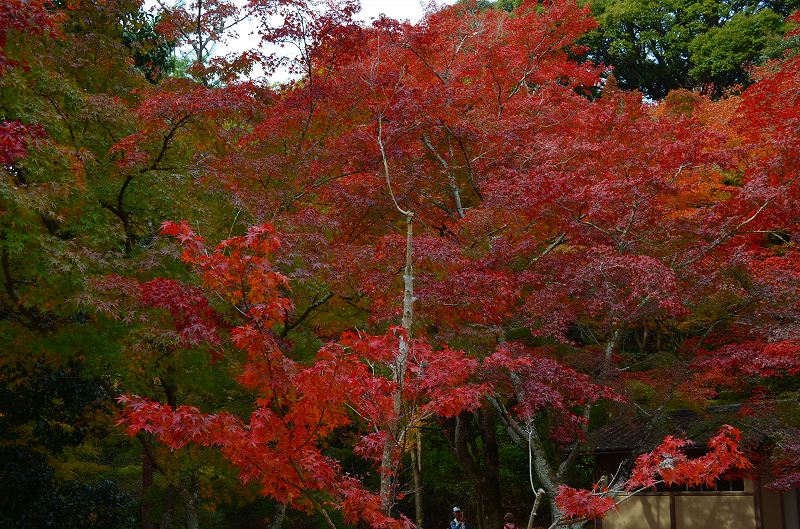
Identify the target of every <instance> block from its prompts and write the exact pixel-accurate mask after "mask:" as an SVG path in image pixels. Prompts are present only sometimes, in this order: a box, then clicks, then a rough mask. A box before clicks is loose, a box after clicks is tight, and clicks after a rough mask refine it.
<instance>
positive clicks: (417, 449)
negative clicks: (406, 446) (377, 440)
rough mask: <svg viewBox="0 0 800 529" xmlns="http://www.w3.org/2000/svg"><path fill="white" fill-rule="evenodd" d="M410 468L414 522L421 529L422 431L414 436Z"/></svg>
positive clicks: (423, 516) (422, 524)
mask: <svg viewBox="0 0 800 529" xmlns="http://www.w3.org/2000/svg"><path fill="white" fill-rule="evenodd" d="M411 468H412V470H413V475H414V521H415V523H416V524H417V529H422V528H423V526H424V521H425V512H424V508H423V503H422V498H423V496H422V431H421V430H418V431H417V435H416V446H414V447H413V448H412V449H411Z"/></svg>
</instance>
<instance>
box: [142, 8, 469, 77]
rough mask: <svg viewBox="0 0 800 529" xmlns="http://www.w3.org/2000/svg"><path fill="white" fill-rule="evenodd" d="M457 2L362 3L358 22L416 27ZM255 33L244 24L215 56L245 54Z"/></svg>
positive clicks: (281, 74)
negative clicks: (429, 12)
mask: <svg viewBox="0 0 800 529" xmlns="http://www.w3.org/2000/svg"><path fill="white" fill-rule="evenodd" d="M455 1H456V0H361V12H359V13H358V15H356V20H358V21H360V22H363V23H365V24H370V23H371V21H372V20H374V19H376V18H378V16H380V15H381V14H384V15H386V16H388V17H390V18H394V19H398V20H408V21H409V22H412V23H416V22H419V20H420V19H421V18H422V16H423V15H424V13H425V9H426V8H428V7H430V6H433V5H440V6H441V5H445V4H454V3H455ZM163 3H164V4H168V5H174V3H175V2H174V0H165V1H164V2H163ZM237 3H238V4H240V5H241V4H244V3H245V0H238V1H237ZM144 5H145V8H146V9H157V8H158V2H157V1H156V0H145V1H144ZM254 29H255V25H254V24H248V21H246V20H245V21H244V22H242V23H241V24H239V25H238V26H237V28H236V31H237V33H238V35H239V36H238V37H237V38H236V39H231V40H230V41H228V42H226V43H225V44H224V45H221V46H217V48H216V49H215V50H214V52H215V54H220V55H224V54H227V53H230V52H243V51H246V50H249V49H252V48H253V47H255V46H256V45H257V44H258V37H257V36H255V35H253V31H254ZM254 76H255V77H259V76H260V74H259V72H254ZM270 80H271V81H274V82H283V81H287V80H288V74H287V73H286V72H285V71H284V72H281V71H279V72H276V73H275V74H274V75H273V76H271V79H270Z"/></svg>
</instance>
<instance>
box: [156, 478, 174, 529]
mask: <svg viewBox="0 0 800 529" xmlns="http://www.w3.org/2000/svg"><path fill="white" fill-rule="evenodd" d="M177 496H178V489H177V488H176V487H174V486H173V485H170V486H169V487H167V494H166V495H165V496H164V513H163V514H162V515H161V524H160V526H159V527H160V528H161V529H173V528H174V527H175V524H174V523H173V522H174V520H175V499H176V498H177Z"/></svg>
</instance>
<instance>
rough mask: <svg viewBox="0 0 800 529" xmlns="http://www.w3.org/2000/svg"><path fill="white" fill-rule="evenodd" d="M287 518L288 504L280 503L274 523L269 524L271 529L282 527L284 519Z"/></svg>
mask: <svg viewBox="0 0 800 529" xmlns="http://www.w3.org/2000/svg"><path fill="white" fill-rule="evenodd" d="M285 518H286V504H285V503H279V504H278V506H277V507H276V508H275V516H274V517H273V519H272V523H271V524H269V529H281V527H282V526H283V520H284V519H285Z"/></svg>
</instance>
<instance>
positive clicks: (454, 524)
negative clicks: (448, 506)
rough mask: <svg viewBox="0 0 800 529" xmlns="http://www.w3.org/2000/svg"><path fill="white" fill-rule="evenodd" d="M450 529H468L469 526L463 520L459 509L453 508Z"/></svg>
mask: <svg viewBox="0 0 800 529" xmlns="http://www.w3.org/2000/svg"><path fill="white" fill-rule="evenodd" d="M450 529H470V526H469V524H468V523H467V522H466V520H464V513H463V512H461V509H460V508H459V507H453V519H452V520H451V521H450Z"/></svg>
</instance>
